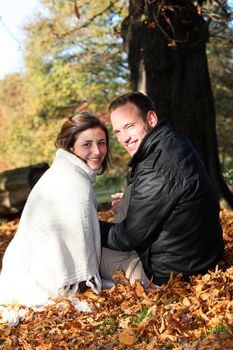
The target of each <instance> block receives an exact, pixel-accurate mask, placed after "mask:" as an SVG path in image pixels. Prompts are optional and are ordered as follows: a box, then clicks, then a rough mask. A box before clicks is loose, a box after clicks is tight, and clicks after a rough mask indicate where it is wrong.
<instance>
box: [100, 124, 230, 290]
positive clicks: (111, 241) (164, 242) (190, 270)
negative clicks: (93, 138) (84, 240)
mask: <svg viewBox="0 0 233 350" xmlns="http://www.w3.org/2000/svg"><path fill="white" fill-rule="evenodd" d="M129 165H130V167H131V169H132V170H131V177H132V181H131V194H130V198H129V204H128V210H127V213H126V217H125V219H123V220H122V221H121V222H120V223H118V224H114V225H112V226H111V228H110V230H109V232H108V236H105V237H103V241H105V243H106V244H105V245H106V246H107V247H109V248H111V249H114V250H121V251H129V250H135V251H136V252H137V253H138V254H139V256H140V259H141V261H142V263H143V266H144V269H145V272H146V273H147V275H148V277H151V276H152V275H153V278H154V279H153V281H154V283H156V284H162V283H165V282H167V281H168V279H169V275H170V273H171V272H174V273H175V274H178V273H180V272H182V273H183V276H184V277H188V276H190V275H193V274H197V273H205V272H206V271H207V270H208V269H209V268H211V267H213V266H214V265H215V264H216V262H217V261H218V260H219V259H220V258H221V256H222V253H223V250H224V245H223V238H222V228H221V225H220V222H219V204H218V201H217V200H216V198H215V195H214V192H213V189H212V186H211V184H210V181H209V178H208V175H207V173H206V170H205V168H204V166H203V164H202V162H201V161H200V159H199V157H198V155H197V153H196V152H195V150H194V149H193V147H192V145H191V143H190V142H189V141H188V140H187V139H186V138H184V137H183V136H180V135H178V134H177V133H176V132H175V131H174V130H173V129H172V127H171V126H170V124H169V122H168V121H167V120H162V121H160V122H159V123H158V124H157V125H156V127H155V128H154V129H153V130H151V132H150V133H149V134H148V135H146V136H145V138H144V139H143V141H142V142H141V144H140V147H139V149H138V151H137V152H136V153H135V154H134V156H133V158H132V160H131V162H130V164H129ZM123 200H124V199H123ZM103 231H104V230H103ZM103 236H104V234H103Z"/></svg>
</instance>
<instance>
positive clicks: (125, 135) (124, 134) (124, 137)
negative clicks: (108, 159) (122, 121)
mask: <svg viewBox="0 0 233 350" xmlns="http://www.w3.org/2000/svg"><path fill="white" fill-rule="evenodd" d="M129 140H130V136H129V135H128V133H127V132H126V131H122V132H121V134H120V135H119V142H121V143H127V142H128V141H129Z"/></svg>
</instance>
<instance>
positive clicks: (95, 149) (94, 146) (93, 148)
mask: <svg viewBox="0 0 233 350" xmlns="http://www.w3.org/2000/svg"><path fill="white" fill-rule="evenodd" d="M92 152H93V153H94V154H100V153H101V151H100V148H99V145H93V147H92Z"/></svg>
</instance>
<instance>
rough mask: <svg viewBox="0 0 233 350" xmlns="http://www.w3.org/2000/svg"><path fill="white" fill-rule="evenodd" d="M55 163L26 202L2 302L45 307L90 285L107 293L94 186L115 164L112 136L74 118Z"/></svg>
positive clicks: (0, 284) (90, 119)
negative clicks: (98, 176) (112, 162)
mask: <svg viewBox="0 0 233 350" xmlns="http://www.w3.org/2000/svg"><path fill="white" fill-rule="evenodd" d="M55 144H56V147H57V148H58V150H57V151H56V156H55V160H54V161H53V163H52V165H51V167H50V169H48V170H47V171H46V172H45V173H44V175H43V176H42V177H41V178H40V179H39V181H38V182H37V183H36V185H35V186H34V188H33V189H32V191H31V193H30V195H29V197H28V200H27V202H26V204H25V207H24V210H23V213H22V216H21V219H20V224H19V227H18V230H17V232H16V234H15V237H14V238H13V240H12V241H11V242H10V244H9V246H8V248H7V250H6V252H5V255H4V258H3V267H2V272H1V275H0V304H14V303H18V304H24V305H27V306H32V305H42V304H44V303H46V302H47V301H48V300H49V299H50V298H54V297H56V296H58V295H65V294H66V292H67V291H70V290H71V291H73V292H75V291H77V290H80V289H81V288H82V287H83V284H84V285H85V286H88V287H91V288H92V290H93V291H94V292H96V293H98V292H99V291H100V289H101V279H100V275H99V266H100V259H101V243H100V230H99V222H98V217H97V202H96V197H95V193H94V191H93V188H92V183H93V182H94V181H95V177H96V174H102V173H103V172H104V171H105V170H106V168H107V166H108V163H109V136H108V131H107V129H106V127H105V126H104V125H103V124H102V123H101V122H100V121H99V119H97V118H96V117H94V116H92V115H90V114H88V113H85V112H84V113H80V114H78V115H76V116H74V117H71V118H69V119H68V120H67V121H66V122H65V123H64V125H63V126H62V128H61V131H60V133H59V135H58V137H57V140H56V143H55Z"/></svg>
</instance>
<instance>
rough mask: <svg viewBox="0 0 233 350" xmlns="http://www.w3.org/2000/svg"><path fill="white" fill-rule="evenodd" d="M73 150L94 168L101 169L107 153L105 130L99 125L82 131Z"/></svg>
mask: <svg viewBox="0 0 233 350" xmlns="http://www.w3.org/2000/svg"><path fill="white" fill-rule="evenodd" d="M71 150H72V152H73V153H74V154H75V155H76V156H78V157H79V158H81V159H82V160H83V161H84V162H85V163H86V164H87V165H88V166H89V168H91V169H92V170H98V169H100V168H101V166H102V163H103V161H104V158H105V156H106V154H107V144H106V136H105V132H104V131H103V130H102V129H101V128H99V127H96V128H91V129H87V130H85V131H82V132H81V133H80V134H79V135H78V138H77V140H76V141H75V143H74V146H73V147H72V148H71Z"/></svg>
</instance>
